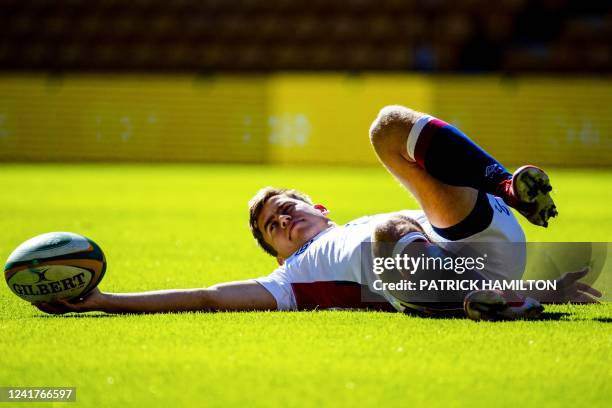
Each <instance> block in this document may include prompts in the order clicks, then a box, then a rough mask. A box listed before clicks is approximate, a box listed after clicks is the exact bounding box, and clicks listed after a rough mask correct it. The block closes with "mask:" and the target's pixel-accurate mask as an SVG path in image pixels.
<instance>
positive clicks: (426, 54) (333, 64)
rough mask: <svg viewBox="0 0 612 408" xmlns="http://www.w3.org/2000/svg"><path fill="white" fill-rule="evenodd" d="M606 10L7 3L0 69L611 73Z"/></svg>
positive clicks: (553, 4) (529, 5)
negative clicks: (586, 45)
mask: <svg viewBox="0 0 612 408" xmlns="http://www.w3.org/2000/svg"><path fill="white" fill-rule="evenodd" d="M608 9H609V7H607V6H605V4H603V3H602V4H599V3H598V2H584V1H576V0H538V1H527V0H500V1H496V2H491V1H488V0H465V1H451V0H439V1H417V0H379V1H369V0H345V1H325V0H233V1H224V0H133V1H121V0H91V1H81V0H55V1H52V2H51V1H46V0H2V1H1V2H0V33H1V34H2V35H1V37H0V38H1V39H0V67H1V68H2V69H3V70H21V69H27V70H52V71H53V70H60V71H64V70H68V71H71V70H72V71H73V70H112V71H122V70H128V71H130V70H175V71H185V70H187V71H193V70H196V71H208V70H253V71H275V70H286V69H289V70H328V69H332V70H367V69H375V70H420V71H433V72H439V71H441V72H449V71H502V72H541V71H557V72H577V73H580V72H593V71H594V72H610V71H611V70H612V46H611V45H610V41H609V39H610V38H611V37H612V13H611V12H610V11H609V10H608ZM585 44H588V47H585Z"/></svg>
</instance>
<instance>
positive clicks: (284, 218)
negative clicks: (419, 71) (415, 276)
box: [36, 106, 601, 320]
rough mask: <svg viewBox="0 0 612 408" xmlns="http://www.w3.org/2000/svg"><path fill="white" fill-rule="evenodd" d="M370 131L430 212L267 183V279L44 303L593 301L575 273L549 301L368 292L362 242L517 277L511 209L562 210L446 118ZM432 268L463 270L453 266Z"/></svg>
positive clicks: (259, 199)
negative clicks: (346, 213) (369, 206)
mask: <svg viewBox="0 0 612 408" xmlns="http://www.w3.org/2000/svg"><path fill="white" fill-rule="evenodd" d="M370 140H371V142H372V145H373V147H374V150H375V151H376V154H377V155H378V158H379V159H380V161H381V162H382V164H383V165H384V166H385V167H386V168H387V170H388V171H389V172H390V173H391V174H392V175H393V176H394V177H395V178H396V179H397V180H398V181H399V182H400V183H401V184H402V185H403V186H404V187H405V188H406V189H407V190H408V191H409V192H410V193H411V194H412V195H413V196H414V197H415V198H416V200H417V201H418V202H419V204H420V207H421V210H411V211H401V212H399V213H392V214H380V215H375V216H366V217H362V218H359V219H357V220H355V221H352V222H349V223H347V224H345V225H336V224H335V223H334V222H333V221H332V220H331V219H330V218H329V217H328V210H327V209H326V208H325V207H324V206H323V205H320V204H313V202H312V201H311V200H310V198H309V197H308V196H307V195H305V194H303V193H301V192H298V191H296V190H287V189H275V188H271V187H266V188H263V189H261V190H260V191H259V192H258V193H257V194H256V195H255V197H253V199H252V200H251V201H250V202H249V215H250V228H251V232H252V234H253V236H254V237H255V239H256V240H257V242H258V244H259V245H260V246H261V247H262V248H263V250H264V251H265V252H267V253H268V254H270V255H272V256H274V257H275V258H276V259H277V262H278V264H279V267H278V269H276V270H275V271H274V272H273V273H272V274H270V275H269V276H266V277H262V278H259V279H254V280H245V281H238V282H229V283H222V284H218V285H215V286H212V287H209V288H199V289H181V290H163V291H154V292H142V293H103V292H100V291H99V290H97V289H95V290H94V291H93V292H91V293H90V294H88V295H87V296H86V297H85V298H83V299H79V300H78V301H73V302H66V301H63V302H58V303H54V304H44V303H39V304H36V306H37V307H38V308H39V309H40V310H43V311H45V312H47V313H54V314H61V313H67V312H87V311H104V312H107V313H158V312H179V311H248V310H251V311H254V310H313V309H329V308H351V309H354V308H358V309H374V310H386V311H409V310H417V311H420V312H421V313H426V314H437V313H448V312H451V313H454V314H456V312H457V310H458V309H460V310H463V309H464V308H465V313H466V314H467V315H468V316H469V317H471V318H473V319H476V320H478V319H487V320H498V319H516V318H530V317H536V316H538V315H539V313H540V312H541V311H542V309H543V308H542V306H541V305H540V303H539V302H538V300H536V299H534V298H532V297H533V296H536V297H540V300H546V301H551V300H554V301H575V302H595V301H596V300H595V299H593V298H592V297H591V296H589V295H592V296H596V297H598V296H601V294H600V293H599V292H597V291H596V290H595V289H593V288H590V287H589V286H588V285H585V284H583V283H580V282H579V281H578V280H579V279H580V278H582V277H583V276H584V275H585V274H586V271H581V272H576V273H570V274H566V275H564V276H563V277H562V278H560V279H558V280H557V291H556V292H555V293H553V294H550V293H549V294H547V295H549V296H552V297H551V298H548V299H542V295H543V294H535V295H534V294H533V293H530V294H525V293H517V292H513V291H498V290H477V291H472V292H469V293H468V292H466V291H456V292H457V293H455V296H456V297H457V296H458V298H456V299H455V301H454V302H451V304H450V305H449V304H448V302H443V303H441V304H440V305H436V304H432V302H426V303H423V302H412V301H411V299H410V298H409V297H408V298H402V296H398V295H397V293H395V294H394V293H390V292H388V291H382V292H381V293H378V294H375V295H374V296H364V295H363V293H364V292H363V288H364V286H367V284H368V282H366V281H365V278H364V274H363V273H362V272H363V265H362V254H361V252H362V251H361V249H362V244H364V243H367V242H372V243H373V244H371V248H372V252H373V256H379V255H383V253H385V251H387V252H388V249H385V248H386V246H385V245H383V243H391V244H392V248H393V250H392V251H391V252H393V253H396V254H403V253H409V252H410V250H411V248H412V247H417V246H418V247H419V248H421V249H420V251H422V255H424V256H431V257H436V256H442V255H444V256H446V255H448V251H449V250H452V245H453V244H456V243H466V244H467V243H470V244H471V243H483V244H486V245H488V247H487V248H488V249H487V251H488V256H489V260H492V261H491V262H488V265H487V268H486V269H484V270H482V271H480V272H471V273H470V275H469V277H470V279H482V280H486V279H500V278H502V279H508V280H516V279H521V277H522V275H523V272H524V268H525V235H524V233H523V231H522V228H521V226H520V225H519V223H518V222H517V220H516V219H515V217H514V215H513V213H512V212H511V211H510V210H509V209H508V207H507V206H510V207H513V208H514V209H516V210H517V211H518V212H519V213H521V214H522V215H523V216H524V217H526V218H527V219H528V220H529V221H530V222H532V223H533V224H536V225H539V226H544V227H546V226H547V225H548V220H549V218H550V217H554V216H556V215H557V211H556V207H555V205H554V203H553V201H552V199H551V197H550V195H549V192H550V191H551V189H552V188H551V186H550V183H549V179H548V176H547V175H546V174H545V173H544V172H543V171H542V170H541V169H539V168H537V167H534V166H523V167H521V168H519V169H518V170H517V171H516V172H514V174H510V173H509V172H508V171H507V170H506V169H505V168H504V167H503V166H502V165H501V163H499V162H498V161H497V160H495V159H494V158H493V157H492V156H490V155H489V154H488V153H486V152H485V151H484V150H483V149H481V148H480V147H479V146H477V145H476V144H475V143H474V142H473V141H471V140H470V139H469V138H468V137H467V136H465V135H464V134H463V133H461V132H460V131H459V130H458V129H457V128H455V127H453V126H451V125H449V124H447V123H445V122H443V121H441V120H439V119H436V118H433V117H431V116H429V115H426V114H423V113H420V112H416V111H413V110H411V109H408V108H405V107H401V106H388V107H385V108H383V109H382V110H381V111H380V113H379V115H378V117H377V118H376V119H375V120H374V122H373V123H372V126H371V128H370ZM364 188H367V186H364ZM504 244H511V246H508V245H504ZM509 247H511V248H513V250H511V251H508V250H507V248H509ZM432 274H436V276H442V277H449V275H455V278H456V274H455V273H454V272H452V271H451V272H445V271H441V270H440V271H434V272H432ZM450 278H452V276H450ZM528 296H532V297H528ZM434 303H435V302H434Z"/></svg>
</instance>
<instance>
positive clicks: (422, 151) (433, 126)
mask: <svg viewBox="0 0 612 408" xmlns="http://www.w3.org/2000/svg"><path fill="white" fill-rule="evenodd" d="M447 125H448V123H446V122H444V121H442V120H440V119H432V120H430V121H429V122H427V124H426V125H425V127H423V129H422V130H421V133H420V134H419V138H418V139H417V142H416V145H415V146H414V160H416V162H417V163H418V164H419V166H420V167H421V168H425V155H426V154H427V150H428V149H429V145H430V144H431V138H432V137H433V135H434V133H435V132H436V130H437V129H439V128H441V127H444V126H447Z"/></svg>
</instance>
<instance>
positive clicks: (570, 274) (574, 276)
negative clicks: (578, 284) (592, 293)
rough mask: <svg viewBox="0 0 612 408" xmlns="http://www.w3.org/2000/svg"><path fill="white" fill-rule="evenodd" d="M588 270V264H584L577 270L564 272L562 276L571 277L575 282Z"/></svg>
mask: <svg viewBox="0 0 612 408" xmlns="http://www.w3.org/2000/svg"><path fill="white" fill-rule="evenodd" d="M589 270H590V268H589V267H588V266H585V267H584V268H582V269H581V270H579V271H576V272H568V273H566V274H565V276H564V277H565V278H566V279H571V280H572V281H573V282H575V281H577V280H580V279H582V278H584V277H585V276H586V274H587V273H589Z"/></svg>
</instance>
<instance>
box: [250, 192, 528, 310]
mask: <svg viewBox="0 0 612 408" xmlns="http://www.w3.org/2000/svg"><path fill="white" fill-rule="evenodd" d="M487 198H488V199H489V201H491V200H495V197H493V196H488V197H487ZM493 203H494V202H493V201H491V205H493ZM502 203H503V202H502ZM499 205H500V204H499V203H497V206H499ZM504 208H505V206H504ZM506 210H507V209H506ZM399 213H400V214H402V215H405V216H408V217H411V218H412V219H414V220H415V221H417V222H418V223H419V224H420V225H421V226H422V227H423V230H424V231H425V232H426V233H427V234H428V236H429V237H430V238H431V239H432V240H433V241H434V242H436V243H437V244H438V245H440V246H442V247H444V246H445V245H444V244H445V243H446V242H450V241H449V240H447V239H444V238H442V237H440V236H439V235H438V234H437V233H436V232H435V231H434V230H433V227H432V226H431V224H430V223H429V221H428V220H427V217H426V216H425V214H424V212H423V211H421V210H405V211H400V212H399ZM390 214H391V213H388V214H378V215H373V216H365V217H361V218H358V219H356V220H354V221H351V222H349V223H347V224H345V225H340V226H334V227H330V228H328V229H327V230H325V231H322V232H320V233H319V234H318V235H316V236H315V237H313V238H312V239H310V240H309V241H308V242H307V243H305V244H304V245H303V246H302V247H301V248H300V249H299V250H297V251H296V252H295V253H294V254H293V255H291V256H290V257H289V258H287V260H286V261H285V263H284V264H283V265H282V266H280V267H279V268H277V269H276V270H275V271H274V272H272V273H271V274H270V275H268V276H266V277H261V278H258V279H256V281H257V282H259V283H260V284H261V285H262V286H264V287H265V288H266V289H267V290H268V291H269V292H270V293H271V294H272V295H273V296H274V298H275V299H276V303H277V307H278V309H279V310H311V309H330V308H370V309H377V310H389V311H392V310H403V307H401V306H400V305H399V304H398V302H397V301H394V299H393V297H392V296H391V295H388V294H384V297H382V296H379V295H377V294H374V293H372V292H370V291H369V290H368V282H367V281H365V280H367V279H369V275H368V273H365V272H364V271H367V269H365V268H368V269H369V271H371V262H372V261H371V257H372V255H371V253H370V251H369V250H368V251H367V253H364V254H362V251H361V250H362V246H361V244H362V243H364V242H371V240H372V233H373V232H374V229H375V228H376V225H378V224H379V223H380V222H382V221H383V220H385V219H386V218H387V217H388V216H389V215H390ZM394 214H395V213H394ZM524 239H525V237H524V235H523V232H522V229H521V227H520V225H519V224H518V222H517V221H516V219H515V218H514V216H513V215H512V212H510V211H509V210H507V212H506V211H495V210H494V211H493V217H492V221H491V223H490V225H489V227H488V228H486V229H485V230H483V231H481V232H479V233H477V234H474V235H472V236H471V237H469V238H467V239H465V240H466V241H469V242H478V241H481V242H508V241H511V242H524ZM425 240H426V239H425V237H424V236H423V235H422V234H420V233H411V234H408V235H407V236H406V237H404V238H402V240H401V241H402V242H404V243H405V244H408V243H410V242H414V241H425ZM460 241H463V240H459V241H454V242H460ZM366 248H368V247H366ZM495 251H496V248H492V250H491V252H495ZM498 252H499V253H497V254H493V255H492V256H491V259H497V260H498V261H499V267H503V268H504V270H503V272H500V271H501V269H500V268H498V267H497V266H496V265H492V271H491V270H489V271H488V272H489V274H490V275H491V274H492V275H493V276H487V277H496V276H495V275H496V274H499V275H500V276H501V277H507V278H511V279H517V276H518V278H520V276H522V273H523V269H524V252H523V254H522V257H523V258H522V259H521V254H518V256H517V254H516V253H507V252H508V251H505V250H503V251H502V250H499V251H498ZM515 252H516V251H515ZM368 263H369V264H368ZM364 264H365V265H364ZM488 266H489V267H491V265H488ZM508 267H509V270H506V269H507V268H508ZM369 271H368V272H369ZM364 291H367V292H364ZM364 294H365V296H364ZM364 299H367V300H364Z"/></svg>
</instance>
